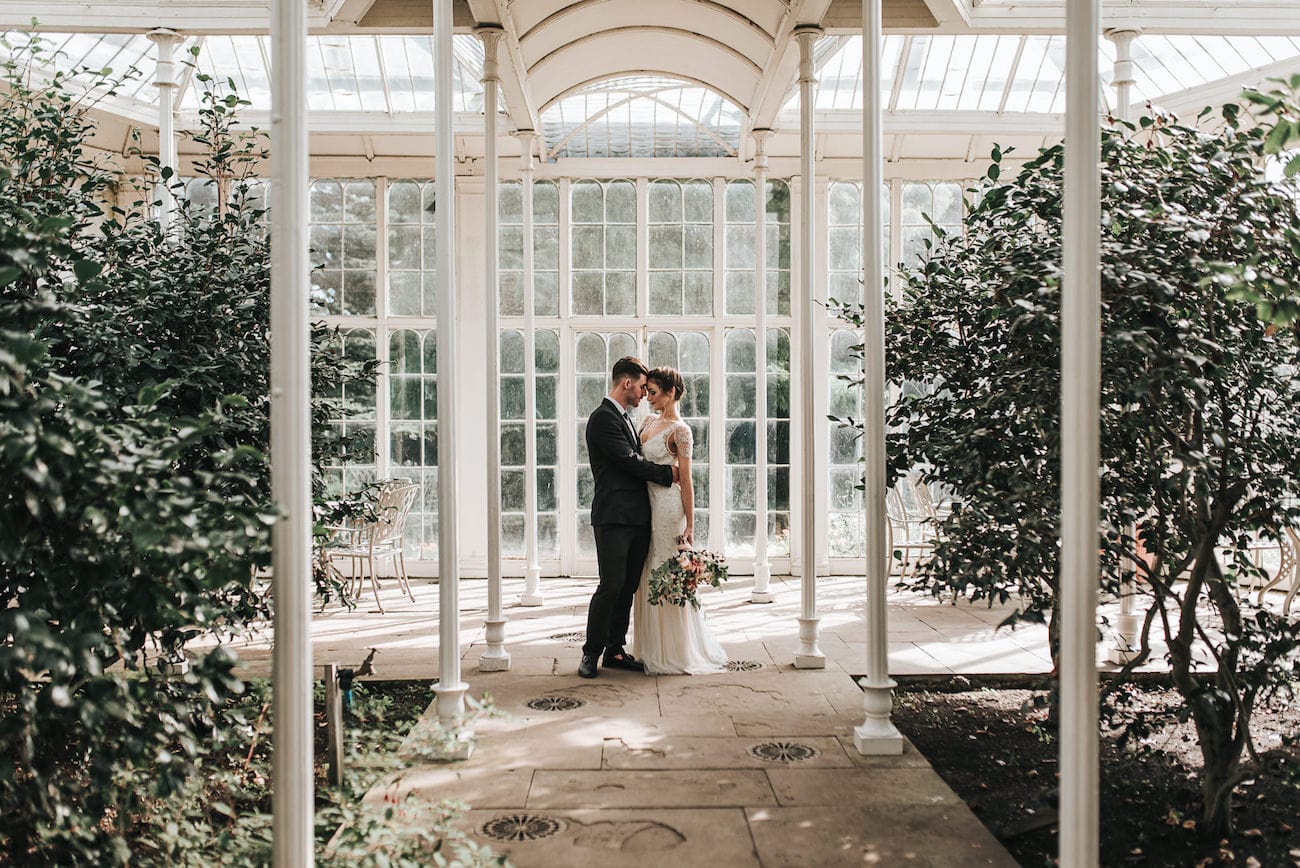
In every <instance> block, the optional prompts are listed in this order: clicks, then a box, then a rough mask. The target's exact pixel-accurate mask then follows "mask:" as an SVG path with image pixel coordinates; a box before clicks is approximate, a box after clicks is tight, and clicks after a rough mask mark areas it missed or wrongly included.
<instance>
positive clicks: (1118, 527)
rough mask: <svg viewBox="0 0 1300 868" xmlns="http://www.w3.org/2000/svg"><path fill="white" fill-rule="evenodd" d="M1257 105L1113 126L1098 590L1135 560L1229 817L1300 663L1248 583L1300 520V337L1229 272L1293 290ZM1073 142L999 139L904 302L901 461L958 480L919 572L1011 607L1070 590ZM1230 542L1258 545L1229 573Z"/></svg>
mask: <svg viewBox="0 0 1300 868" xmlns="http://www.w3.org/2000/svg"><path fill="white" fill-rule="evenodd" d="M1238 114H1239V109H1238V108H1237V107H1236V106H1229V107H1226V108H1225V110H1224V113H1223V117H1224V124H1223V125H1222V126H1221V127H1220V129H1219V130H1218V131H1217V132H1214V133H1207V132H1204V131H1201V130H1198V129H1195V128H1192V127H1187V126H1182V125H1179V124H1177V123H1175V122H1172V121H1170V120H1169V119H1165V118H1156V119H1152V118H1144V119H1143V120H1142V122H1141V125H1140V127H1139V128H1136V129H1135V128H1132V127H1131V126H1127V125H1126V126H1124V127H1122V128H1118V129H1107V130H1105V131H1103V134H1102V161H1103V165H1102V231H1101V290H1102V299H1101V305H1102V309H1101V318H1102V335H1101V338H1102V382H1101V406H1100V408H1099V411H1100V414H1101V478H1100V482H1101V509H1102V515H1101V525H1100V528H1099V534H1098V538H1099V541H1101V543H1102V549H1103V551H1102V575H1101V576H1100V577H1099V590H1103V591H1106V592H1109V593H1114V592H1116V591H1117V590H1118V587H1119V582H1120V579H1121V576H1122V574H1123V571H1124V570H1127V571H1128V574H1129V575H1132V571H1133V570H1135V569H1136V571H1137V579H1138V581H1137V585H1136V587H1137V591H1138V593H1139V594H1140V595H1141V597H1142V598H1144V600H1145V602H1146V603H1147V604H1148V605H1147V613H1146V618H1145V622H1144V623H1143V624H1142V629H1141V634H1140V644H1141V647H1140V652H1139V655H1138V658H1137V660H1136V661H1135V662H1134V664H1133V665H1139V664H1140V663H1141V662H1143V661H1145V660H1146V659H1147V658H1148V656H1149V655H1150V653H1151V650H1150V649H1151V638H1152V636H1153V635H1159V636H1161V638H1162V639H1163V640H1164V643H1165V644H1166V646H1167V647H1168V648H1169V653H1168V662H1169V665H1170V668H1171V671H1172V674H1173V680H1174V684H1175V686H1176V688H1177V689H1178V691H1179V693H1180V694H1181V695H1182V697H1183V699H1184V701H1185V707H1184V709H1183V710H1182V713H1183V714H1187V715H1190V716H1191V718H1192V719H1193V720H1194V722H1195V724H1196V727H1197V732H1198V736H1199V742H1200V747H1201V752H1202V755H1203V758H1204V770H1203V774H1202V784H1203V792H1204V798H1205V808H1204V810H1205V817H1204V825H1205V826H1206V827H1208V828H1212V829H1215V830H1218V831H1225V830H1227V829H1229V828H1230V826H1231V798H1232V790H1233V787H1234V786H1236V784H1237V783H1239V782H1240V781H1241V780H1242V779H1243V778H1244V777H1245V776H1247V775H1248V774H1249V769H1248V767H1247V766H1246V765H1243V757H1245V755H1246V754H1247V753H1248V752H1250V753H1253V746H1252V745H1251V742H1250V718H1251V713H1252V711H1253V709H1254V708H1255V707H1256V705H1257V704H1258V703H1261V702H1264V701H1268V700H1269V699H1270V698H1272V697H1275V696H1278V695H1279V694H1280V695H1289V694H1290V691H1291V690H1292V688H1293V685H1294V684H1295V682H1296V681H1297V680H1298V679H1300V654H1297V649H1298V648H1300V625H1298V624H1297V623H1295V622H1290V623H1288V622H1287V621H1286V620H1285V619H1283V618H1281V617H1279V616H1278V615H1277V614H1275V613H1274V612H1272V611H1271V610H1269V609H1260V608H1256V607H1254V606H1252V605H1250V604H1249V602H1248V601H1247V599H1246V594H1245V592H1244V590H1243V588H1242V586H1241V582H1242V580H1243V579H1245V578H1248V577H1253V576H1256V575H1257V574H1258V570H1257V569H1255V568H1254V567H1252V566H1251V565H1250V563H1249V561H1248V560H1247V558H1246V555H1245V547H1244V542H1245V540H1246V539H1247V538H1249V537H1250V536H1251V535H1253V534H1255V533H1256V532H1263V533H1265V534H1269V535H1274V536H1276V535H1277V534H1279V533H1280V532H1281V528H1282V527H1283V525H1285V524H1288V523H1294V522H1296V521H1297V519H1300V512H1298V511H1297V508H1296V503H1297V501H1296V499H1295V498H1296V496H1297V495H1298V494H1300V405H1298V397H1297V396H1298V395H1300V374H1298V372H1300V366H1298V365H1300V357H1298V352H1297V351H1298V349H1300V342H1298V341H1297V332H1296V331H1295V330H1294V329H1292V328H1285V329H1279V328H1277V327H1276V326H1274V325H1273V324H1271V323H1266V322H1262V321H1261V320H1260V319H1259V318H1258V317H1257V316H1256V310H1255V307H1254V305H1253V304H1250V303H1246V302H1242V301H1240V300H1238V299H1237V298H1235V297H1234V296H1232V295H1230V294H1229V293H1228V292H1226V291H1225V290H1224V289H1223V288H1222V286H1221V285H1220V283H1219V281H1218V280H1216V279H1215V276H1216V274H1218V273H1220V272H1221V271H1222V270H1224V269H1225V268H1229V267H1240V266H1242V265H1244V264H1246V263H1250V264H1251V266H1252V267H1253V268H1255V269H1258V270H1259V271H1262V272H1263V271H1266V272H1268V273H1270V274H1274V275H1288V278H1287V279H1288V280H1289V281H1291V282H1292V286H1293V285H1294V281H1295V280H1296V275H1298V274H1300V246H1297V245H1295V244H1293V243H1292V239H1294V238H1295V237H1296V230H1297V227H1300V217H1297V213H1296V207H1295V200H1294V198H1293V197H1292V196H1291V195H1289V193H1288V191H1287V190H1285V189H1282V188H1279V187H1278V186H1276V185H1273V184H1270V183H1267V182H1266V181H1265V180H1264V178H1263V172H1262V159H1263V156H1264V151H1265V134H1264V132H1263V131H1262V130H1261V129H1259V128H1254V127H1245V126H1242V125H1239V124H1238V123H1237V120H1238ZM1063 157H1064V151H1063V147H1062V146H1061V145H1056V146H1053V147H1050V148H1047V149H1045V150H1043V151H1041V152H1040V153H1039V154H1038V155H1037V156H1035V157H1034V158H1033V159H1031V160H1030V161H1028V162H1027V163H1026V164H1025V165H1024V167H1023V168H1022V169H1021V170H1020V171H1019V172H1018V173H1017V174H1016V175H1015V176H1014V177H1013V178H1010V179H1009V180H1007V179H1003V177H1002V175H1001V169H1002V165H1001V160H1002V154H1001V152H1000V151H999V150H997V149H995V150H994V152H993V164H992V166H991V167H990V169H989V171H988V176H987V180H986V182H985V183H984V184H982V185H981V186H980V188H979V189H978V191H976V192H977V193H978V194H979V198H978V199H977V200H976V201H975V202H974V203H973V204H972V206H971V208H970V212H969V214H968V216H967V218H966V221H965V233H964V234H963V235H960V236H952V237H945V236H943V233H942V232H941V231H940V240H939V242H938V244H937V245H936V246H935V247H934V249H933V251H932V255H930V256H928V257H927V258H926V259H925V260H924V261H923V262H922V263H921V264H920V265H918V266H917V267H916V268H913V269H908V270H906V271H905V272H904V273H903V275H902V279H903V286H902V298H901V301H899V302H898V303H896V304H891V305H890V306H889V309H888V314H887V317H888V321H887V335H886V344H887V349H886V354H887V355H886V358H887V361H888V378H889V380H890V381H891V383H893V384H894V385H895V386H896V387H898V389H899V391H898V394H899V397H898V398H897V399H896V400H894V401H893V403H892V404H891V405H890V407H889V408H888V421H889V424H890V426H891V432H890V434H889V469H890V473H891V478H896V477H897V475H899V474H901V473H903V472H906V471H908V470H910V469H913V468H919V470H920V472H921V474H922V476H923V478H925V479H929V480H936V481H939V482H941V483H943V484H944V485H945V486H947V487H948V488H949V489H951V491H952V492H953V493H954V495H955V497H956V505H955V507H954V509H953V511H952V513H951V515H950V516H949V517H947V518H946V519H944V520H943V521H942V522H941V523H940V526H939V528H938V534H939V538H938V541H937V543H936V545H935V551H934V557H933V559H932V560H931V561H930V562H929V563H928V564H927V565H926V567H925V568H924V569H923V570H922V572H921V575H920V580H919V584H920V585H921V586H922V587H925V588H928V589H930V590H932V591H933V592H934V593H936V594H937V593H944V592H948V593H954V594H958V595H966V596H969V597H971V598H973V599H988V600H990V601H994V600H996V601H999V602H1007V601H1014V602H1016V603H1018V604H1019V605H1018V606H1017V608H1016V610H1015V611H1014V612H1013V614H1012V615H1011V616H1010V617H1008V618H1007V623H1009V624H1014V623H1016V622H1017V621H1020V620H1029V621H1041V620H1044V619H1045V618H1048V617H1049V616H1050V615H1051V613H1052V612H1053V607H1054V606H1055V603H1056V588H1057V575H1058V570H1059V563H1058V560H1059V558H1058V553H1059V548H1058V546H1059V536H1058V528H1057V522H1058V517H1059V515H1060V489H1059V468H1060V461H1061V451H1060V407H1059V401H1060V388H1059V385H1060V332H1061V328H1062V323H1061V316H1060V276H1061V275H1060V263H1061V205H1062V202H1061V179H1062V166H1063ZM1291 192H1294V191H1291ZM843 314H844V315H845V316H848V317H850V318H857V319H858V320H859V321H860V309H855V308H849V309H846V310H844V311H843ZM905 385H906V388H903V387H904V386H905ZM1139 541H1140V544H1141V550H1139ZM1223 546H1236V550H1237V552H1238V554H1237V557H1236V559H1235V561H1234V562H1233V563H1232V564H1231V565H1230V567H1229V569H1227V570H1226V571H1225V570H1224V569H1222V568H1221V565H1220V563H1219V560H1218V558H1217V556H1216V555H1217V551H1218V550H1219V549H1220V548H1221V547H1223ZM1123 564H1136V566H1135V567H1134V566H1128V567H1122V565H1123ZM1050 635H1051V636H1052V639H1053V642H1052V645H1053V653H1054V654H1055V651H1056V643H1055V631H1054V630H1052V631H1050ZM1200 659H1206V660H1209V661H1210V662H1211V665H1210V666H1208V667H1206V666H1203V665H1202V664H1201V663H1200V662H1199V660H1200ZM1131 668H1132V667H1130V669H1131Z"/></svg>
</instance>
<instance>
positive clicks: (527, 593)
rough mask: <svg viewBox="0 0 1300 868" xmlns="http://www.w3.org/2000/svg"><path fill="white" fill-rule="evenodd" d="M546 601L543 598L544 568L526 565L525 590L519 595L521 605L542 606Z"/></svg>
mask: <svg viewBox="0 0 1300 868" xmlns="http://www.w3.org/2000/svg"><path fill="white" fill-rule="evenodd" d="M544 603H545V601H544V600H543V599H542V568H541V567H525V568H524V592H523V593H522V594H520V595H519V605H521V606H530V607H531V606H541V605H544Z"/></svg>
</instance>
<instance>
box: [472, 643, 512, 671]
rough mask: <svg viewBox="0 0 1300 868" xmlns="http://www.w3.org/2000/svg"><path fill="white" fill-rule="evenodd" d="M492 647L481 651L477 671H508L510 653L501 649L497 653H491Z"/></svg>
mask: <svg viewBox="0 0 1300 868" xmlns="http://www.w3.org/2000/svg"><path fill="white" fill-rule="evenodd" d="M491 652H492V649H490V648H489V649H488V650H487V651H484V652H483V656H482V657H480V658H479V659H478V671H479V672H508V671H510V655H509V654H508V653H507V652H506V651H505V649H504V648H503V649H501V652H500V653H499V654H492V653H491Z"/></svg>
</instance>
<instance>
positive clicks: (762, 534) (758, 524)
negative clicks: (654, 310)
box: [749, 130, 776, 603]
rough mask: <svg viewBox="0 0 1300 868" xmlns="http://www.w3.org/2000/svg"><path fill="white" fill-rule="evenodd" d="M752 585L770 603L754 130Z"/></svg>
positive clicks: (760, 141) (762, 255) (762, 248)
mask: <svg viewBox="0 0 1300 868" xmlns="http://www.w3.org/2000/svg"><path fill="white" fill-rule="evenodd" d="M751 135H752V136H753V137H754V209H755V210H754V311H755V314H754V372H755V373H756V374H757V376H756V377H755V378H754V411H755V415H756V416H757V417H758V418H757V419H755V420H754V479H755V485H754V589H753V590H752V591H751V592H750V594H749V602H751V603H771V602H775V600H776V597H775V595H773V593H772V591H771V590H770V589H769V583H770V582H771V579H772V565H771V563H769V562H768V559H767V501H768V497H769V496H770V493H769V491H768V471H767V139H768V137H770V136H771V135H772V131H771V130H754V131H753V133H751Z"/></svg>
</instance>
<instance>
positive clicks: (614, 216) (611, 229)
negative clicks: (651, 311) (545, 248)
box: [570, 181, 637, 316]
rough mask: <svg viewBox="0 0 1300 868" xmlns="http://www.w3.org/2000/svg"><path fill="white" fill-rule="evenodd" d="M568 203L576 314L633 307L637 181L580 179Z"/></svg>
mask: <svg viewBox="0 0 1300 868" xmlns="http://www.w3.org/2000/svg"><path fill="white" fill-rule="evenodd" d="M570 204H571V207H572V224H573V225H572V236H573V237H572V249H571V256H570V262H571V263H572V270H573V276H572V295H571V299H570V310H571V311H572V312H573V313H574V314H575V315H577V316H632V315H634V314H635V313H636V255H637V242H636V223H637V218H636V185H635V184H633V183H632V182H631V181H578V182H576V183H574V184H573V186H572V187H571V188H570Z"/></svg>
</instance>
